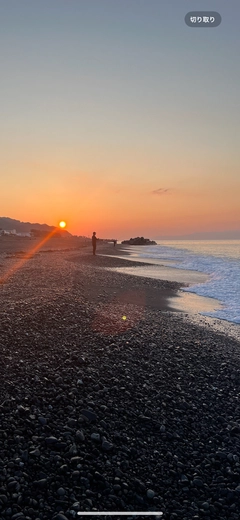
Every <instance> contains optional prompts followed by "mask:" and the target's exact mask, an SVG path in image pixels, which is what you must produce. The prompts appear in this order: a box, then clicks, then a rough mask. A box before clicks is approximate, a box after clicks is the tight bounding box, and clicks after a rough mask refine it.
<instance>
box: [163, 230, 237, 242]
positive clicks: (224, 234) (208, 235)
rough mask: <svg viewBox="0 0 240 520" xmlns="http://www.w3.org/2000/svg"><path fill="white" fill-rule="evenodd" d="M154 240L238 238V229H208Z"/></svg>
mask: <svg viewBox="0 0 240 520" xmlns="http://www.w3.org/2000/svg"><path fill="white" fill-rule="evenodd" d="M156 240H240V230H239V231H238V230H234V231H209V232H204V231H203V232H201V233H191V234H189V235H178V236H176V235H168V236H159V237H157V238H156Z"/></svg>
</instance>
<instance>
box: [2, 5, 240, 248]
mask: <svg viewBox="0 0 240 520" xmlns="http://www.w3.org/2000/svg"><path fill="white" fill-rule="evenodd" d="M205 3H206V2H205ZM170 4H171V3H169V2H167V1H166V2H164V1H163V2H159V1H157V0H156V1H155V0H148V2H139V1H138V0H122V1H121V2H112V0H111V1H110V0H101V1H99V0H86V1H85V0H81V2H75V1H73V2H66V1H63V0H52V1H51V3H49V1H46V0H41V2H32V1H30V0H21V2H19V1H11V2H10V3H1V6H0V19H1V26H2V27H1V31H0V49H1V63H2V65H1V67H2V70H1V76H2V82H1V87H0V89H1V99H2V115H1V122H0V136H1V139H0V152H1V153H0V171H1V190H0V207H1V215H0V216H6V217H11V218H15V219H19V220H22V221H30V222H39V223H47V224H49V225H55V224H57V223H58V222H59V221H60V220H61V219H64V220H66V222H67V225H68V227H67V229H68V231H70V232H71V233H73V234H79V235H87V236H88V235H91V234H92V231H93V229H94V230H96V231H97V235H98V236H100V237H108V238H110V237H116V238H118V239H121V238H127V237H129V236H136V235H144V236H148V237H150V238H156V237H158V236H163V235H181V234H186V233H192V232H198V231H223V230H234V229H240V204H239V193H240V175H239V166H240V159H239V151H238V150H239V142H238V141H239V137H238V136H239V135H240V118H239V108H240V103H239V93H238V85H239V83H240V73H239V67H238V68H237V67H235V65H234V63H235V62H236V61H237V59H238V56H239V27H238V22H237V17H236V14H235V16H233V14H232V13H231V12H230V11H231V10H230V6H229V5H226V2H224V1H223V0H218V1H213V2H212V3H211V10H216V11H218V12H221V16H222V24H221V25H220V26H219V27H218V28H216V29H204V30H201V29H198V30H195V29H193V28H189V27H187V26H186V24H185V22H184V17H185V14H186V13H187V12H188V11H189V10H190V9H191V10H194V9H198V8H199V5H197V2H195V1H193V2H189V1H187V0H185V1H184V0H183V1H182V2H181V3H179V2H176V5H175V8H174V11H173V5H172V4H171V5H170ZM190 4H191V5H190ZM229 4H231V2H229ZM234 5H236V4H234ZM205 7H208V8H209V6H207V3H206V6H202V5H201V8H205ZM238 14H239V15H240V8H239V7H238Z"/></svg>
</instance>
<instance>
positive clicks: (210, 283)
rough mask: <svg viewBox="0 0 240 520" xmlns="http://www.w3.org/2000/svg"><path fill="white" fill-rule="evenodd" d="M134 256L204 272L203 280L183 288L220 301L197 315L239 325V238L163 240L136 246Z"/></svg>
mask: <svg viewBox="0 0 240 520" xmlns="http://www.w3.org/2000/svg"><path fill="white" fill-rule="evenodd" d="M132 250H133V251H134V248H132ZM134 257H135V259H137V258H138V259H139V260H140V259H142V260H143V261H144V259H145V260H146V261H147V259H148V260H154V261H155V263H159V264H162V265H164V264H165V265H169V264H170V265H171V267H173V268H176V269H185V270H190V271H192V270H193V271H198V272H201V273H205V274H207V275H208V278H207V281H204V283H196V284H194V285H191V286H189V287H187V288H183V290H184V291H187V292H192V293H196V294H198V295H200V296H205V297H209V298H215V299H217V300H219V302H220V303H221V304H222V305H221V307H220V308H218V309H216V310H215V311H213V312H202V313H201V314H203V315H205V316H211V317H214V318H220V319H223V320H227V321H229V322H232V323H236V324H237V323H238V324H240V240H206V241H203V240H201V241H200V240H199V241H195V240H193V241H190V240H186V241H183V240H181V241H180V240H178V241H177V240H174V241H165V240H164V241H162V242H158V245H156V246H142V247H138V248H137V249H136V250H135V252H134ZM136 257H137V258H136Z"/></svg>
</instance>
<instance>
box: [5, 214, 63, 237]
mask: <svg viewBox="0 0 240 520" xmlns="http://www.w3.org/2000/svg"><path fill="white" fill-rule="evenodd" d="M55 227H56V226H48V224H38V223H31V222H21V221H20V220H15V219H13V218H9V217H0V229H4V230H5V231H11V230H13V229H16V232H17V233H30V231H31V229H36V230H39V231H48V232H49V233H50V232H51V231H53V230H54V229H55ZM59 232H60V233H61V235H62V236H66V237H67V236H69V237H71V236H72V235H71V233H69V232H68V231H66V230H62V229H59Z"/></svg>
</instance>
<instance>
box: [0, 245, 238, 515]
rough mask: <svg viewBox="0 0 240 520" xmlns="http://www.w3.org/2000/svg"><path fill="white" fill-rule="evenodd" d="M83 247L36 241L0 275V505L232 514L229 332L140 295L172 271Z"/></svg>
mask: <svg viewBox="0 0 240 520" xmlns="http://www.w3.org/2000/svg"><path fill="white" fill-rule="evenodd" d="M99 251H100V248H99ZM105 251H106V249H105ZM90 253H91V249H90V248H84V249H79V250H78V251H75V250H74V251H73V250H72V251H63V250H59V251H52V252H50V251H49V250H46V251H45V252H40V253H37V254H36V255H35V256H32V257H30V259H29V260H27V261H26V262H25V263H23V264H21V268H19V270H15V271H14V273H13V274H12V275H11V276H10V277H9V278H8V279H7V281H6V282H5V283H2V284H1V285H0V327H1V338H0V357H1V363H0V388H1V394H2V399H1V404H0V415H1V420H2V425H1V429H0V446H1V458H0V466H1V472H2V479H1V493H0V517H1V518H2V519H3V520H5V519H6V520H8V519H9V518H11V517H13V516H14V515H16V514H17V513H22V517H23V518H24V517H29V518H30V519H31V518H36V519H39V520H54V519H56V520H57V519H58V518H59V517H60V518H61V520H65V518H66V519H67V520H71V519H72V518H74V515H73V513H72V512H74V513H77V512H79V513H80V512H81V511H91V510H95V511H129V517H130V516H131V513H130V512H131V511H149V512H150V511H162V512H163V516H162V518H163V520H172V518H173V517H174V518H179V519H185V518H189V519H190V518H194V516H195V517H196V518H200V519H201V518H206V517H208V518H209V519H210V520H215V519H217V518H221V519H223V520H228V519H231V520H238V518H239V514H240V500H239V498H240V489H239V474H240V470H239V468H240V466H239V450H240V408H239V403H238V393H239V388H240V371H239V368H238V367H239V361H240V349H239V341H236V340H234V339H233V338H231V337H229V336H227V335H226V334H223V333H220V332H214V331H213V330H212V329H211V328H210V327H208V326H204V327H199V325H197V324H193V323H190V322H189V321H186V320H187V318H186V320H185V319H184V316H183V315H182V313H180V312H178V313H176V312H171V311H170V310H169V309H168V307H164V308H163V310H159V309H158V308H154V307H153V306H150V305H148V306H146V301H144V299H143V298H142V296H143V293H144V291H145V289H147V288H150V289H153V288H154V287H155V290H156V291H157V292H159V290H160V289H161V290H163V291H164V290H168V291H170V292H172V291H173V292H174V291H177V290H178V286H179V284H176V283H175V282H166V281H156V280H154V281H152V280H148V279H141V278H139V279H138V278H137V277H134V276H132V277H129V278H128V279H127V280H126V276H124V275H120V274H119V273H115V272H109V271H108V270H104V269H103V267H104V265H105V266H106V267H108V266H109V264H110V262H112V265H113V263H115V262H117V263H118V260H117V259H115V261H114V259H113V260H111V259H110V260H109V259H106V258H104V257H101V258H100V255H99V256H96V257H93V255H91V254H90ZM16 261H19V259H17V258H16V257H12V258H6V259H5V260H4V262H3V263H4V264H5V269H6V268H9V267H12V266H13V264H14V263H16ZM122 262H123V261H122ZM0 263H2V262H1V261H0ZM2 269H3V266H2V267H1V270H2ZM124 291H125V293H126V292H127V294H125V296H124V298H123V297H122V296H123V294H122V293H123V292H124ZM131 291H132V292H133V293H134V295H135V301H134V300H131V299H130V298H129V293H130V292H131ZM136 295H137V296H136ZM136 298H137V301H136ZM141 298H142V300H141ZM124 317H126V320H123V318H124ZM19 497H20V498H19ZM9 508H10V509H11V511H12V512H11V515H9ZM57 515H58V516H57ZM61 515H62V516H61ZM173 515H175V516H173ZM19 518H20V516H19Z"/></svg>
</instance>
